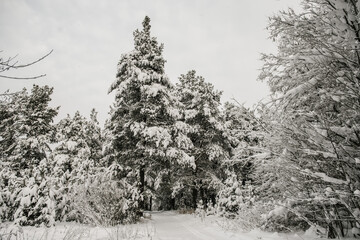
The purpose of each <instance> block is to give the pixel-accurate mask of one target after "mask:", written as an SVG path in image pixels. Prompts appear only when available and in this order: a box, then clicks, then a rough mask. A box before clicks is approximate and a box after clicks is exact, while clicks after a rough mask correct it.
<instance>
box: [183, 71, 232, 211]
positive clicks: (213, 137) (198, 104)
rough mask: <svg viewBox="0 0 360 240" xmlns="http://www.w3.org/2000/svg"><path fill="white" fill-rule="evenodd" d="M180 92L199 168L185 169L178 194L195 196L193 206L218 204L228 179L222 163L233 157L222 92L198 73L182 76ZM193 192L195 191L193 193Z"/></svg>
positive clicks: (193, 154) (193, 72) (192, 72)
mask: <svg viewBox="0 0 360 240" xmlns="http://www.w3.org/2000/svg"><path fill="white" fill-rule="evenodd" d="M179 81H180V83H179V84H177V88H176V91H177V93H178V97H179V98H180V102H181V103H182V105H183V110H184V113H185V123H186V124H188V125H189V126H191V128H189V129H190V130H191V131H189V133H188V136H189V138H190V139H191V141H192V143H193V145H194V147H193V148H192V149H191V155H192V156H193V157H194V159H195V166H196V167H195V168H193V169H190V168H188V169H181V170H180V172H179V173H178V174H179V177H178V180H177V183H176V186H181V187H177V189H178V192H179V193H178V194H181V195H182V197H185V196H191V198H192V199H191V202H192V206H193V207H194V208H196V206H197V202H198V201H199V200H202V201H203V203H204V204H207V202H208V201H209V200H211V201H212V202H213V203H214V202H215V199H216V198H215V196H216V192H217V190H218V187H219V185H220V183H221V181H222V178H223V177H224V171H222V168H221V166H222V163H223V161H224V160H225V159H228V158H230V154H231V149H232V146H231V136H230V135H229V134H228V132H227V131H226V128H225V119H224V117H223V115H222V113H221V111H220V97H221V93H220V92H218V91H216V90H214V86H213V85H212V84H210V83H207V82H205V79H204V78H203V77H201V76H196V72H195V71H194V70H193V71H189V72H188V73H187V74H184V75H181V76H180V78H179ZM189 191H191V192H189Z"/></svg>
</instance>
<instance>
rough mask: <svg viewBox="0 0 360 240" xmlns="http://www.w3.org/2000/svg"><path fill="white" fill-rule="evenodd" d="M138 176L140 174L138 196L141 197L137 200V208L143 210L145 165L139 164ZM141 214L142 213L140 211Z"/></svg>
mask: <svg viewBox="0 0 360 240" xmlns="http://www.w3.org/2000/svg"><path fill="white" fill-rule="evenodd" d="M139 176H140V188H139V190H140V196H142V199H140V200H139V209H140V212H144V210H145V209H144V208H145V196H144V192H145V165H141V166H140V170H139ZM141 214H142V213H141Z"/></svg>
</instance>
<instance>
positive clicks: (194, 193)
mask: <svg viewBox="0 0 360 240" xmlns="http://www.w3.org/2000/svg"><path fill="white" fill-rule="evenodd" d="M197 196H198V190H197V189H196V188H195V187H193V189H192V201H193V208H194V209H196V208H197Z"/></svg>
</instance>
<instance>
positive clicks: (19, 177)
mask: <svg viewBox="0 0 360 240" xmlns="http://www.w3.org/2000/svg"><path fill="white" fill-rule="evenodd" d="M52 92H53V89H52V88H50V87H48V86H44V87H39V86H37V85H34V86H33V89H32V90H31V94H28V93H27V91H26V89H24V90H23V91H21V92H19V93H15V94H13V95H11V96H9V98H8V99H7V100H6V102H4V103H3V104H1V105H0V108H1V122H0V148H1V151H0V152H1V165H2V167H1V170H0V185H1V188H0V189H1V193H0V194H1V201H0V202H1V203H0V206H1V207H0V209H2V213H1V215H2V219H3V220H15V221H16V222H17V223H19V224H22V225H38V224H42V223H44V224H50V225H51V224H53V223H54V214H53V209H52V206H53V204H52V202H53V199H52V196H51V193H50V191H45V190H43V188H44V187H46V186H48V185H47V181H48V179H47V173H48V166H47V162H48V159H47V158H48V155H49V153H50V152H51V149H50V147H49V143H50V142H51V135H52V134H53V132H54V127H53V126H52V125H51V123H52V121H53V118H54V117H55V116H56V115H57V111H58V109H57V108H50V107H49V102H50V100H51V98H50V95H51V94H52Z"/></svg>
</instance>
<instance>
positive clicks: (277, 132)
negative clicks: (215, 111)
mask: <svg viewBox="0 0 360 240" xmlns="http://www.w3.org/2000/svg"><path fill="white" fill-rule="evenodd" d="M303 5H304V11H303V12H302V13H299V14H297V13H295V12H294V11H293V10H289V11H287V12H281V13H280V14H278V15H276V16H274V17H272V18H271V21H270V25H269V29H270V31H271V36H272V37H273V38H274V39H275V40H277V41H278V44H279V48H278V53H277V54H276V55H264V57H263V59H264V61H265V63H264V67H263V70H262V74H261V75H260V79H262V80H264V81H267V82H268V84H269V86H270V88H271V92H272V96H273V98H274V99H275V100H274V102H273V105H272V106H269V107H268V109H269V110H270V112H269V114H267V116H268V119H269V122H270V123H274V124H272V125H273V126H272V127H271V128H272V130H273V131H272V134H270V135H269V136H273V137H274V138H271V137H270V138H268V139H267V140H266V142H268V147H269V149H270V150H271V151H272V152H273V153H274V155H276V156H278V157H277V158H275V159H274V160H275V161H273V164H271V162H269V166H268V169H272V168H271V166H274V169H278V170H279V172H278V173H277V174H274V175H273V176H276V175H277V177H276V178H274V179H275V180H276V179H282V180H281V181H282V182H285V183H286V185H291V186H292V187H291V186H289V188H285V189H284V188H283V187H280V186H281V185H282V184H281V183H280V184H279V185H278V186H279V187H280V189H282V190H281V192H282V193H280V194H276V195H274V197H276V196H286V198H288V206H287V207H289V208H290V209H291V211H292V212H293V213H296V214H297V215H298V216H300V217H302V218H303V219H305V220H306V221H307V223H308V224H318V225H321V226H323V227H324V228H325V229H326V230H327V231H326V234H327V235H328V236H329V237H336V236H339V237H340V236H343V235H345V233H346V231H347V229H346V228H347V227H345V226H351V227H353V229H352V230H353V231H354V232H356V231H359V230H358V227H359V224H360V219H359V216H358V215H356V214H354V213H357V212H359V207H360V206H359V196H358V195H357V194H356V193H358V192H359V189H360V185H359V184H360V174H359V172H360V168H359V156H360V151H359V146H360V138H359V136H360V130H359V116H360V103H359V99H360V87H359V86H360V85H359V79H360V72H359V68H360V57H359V56H360V52H359V47H360V35H359V34H360V28H359V26H360V22H359V12H360V2H359V1H357V0H351V1H348V0H326V1H325V0H304V1H303ZM279 164H284V165H283V166H284V167H281V168H279V167H277V166H278V165H279ZM274 185H277V184H276V181H275V182H274V181H273V183H272V186H274ZM278 189H279V188H278ZM286 189H287V190H286ZM310 219H311V221H310ZM289 222H290V221H287V224H288V223H289Z"/></svg>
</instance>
